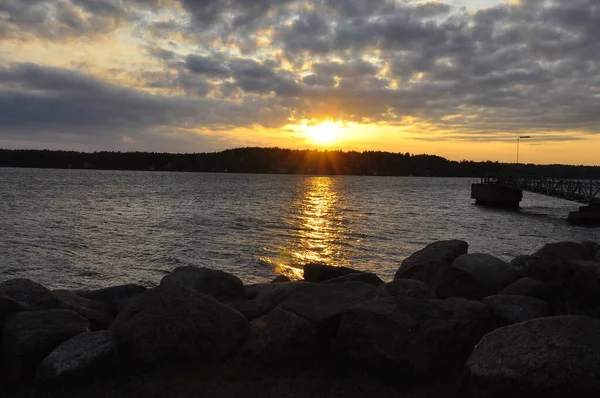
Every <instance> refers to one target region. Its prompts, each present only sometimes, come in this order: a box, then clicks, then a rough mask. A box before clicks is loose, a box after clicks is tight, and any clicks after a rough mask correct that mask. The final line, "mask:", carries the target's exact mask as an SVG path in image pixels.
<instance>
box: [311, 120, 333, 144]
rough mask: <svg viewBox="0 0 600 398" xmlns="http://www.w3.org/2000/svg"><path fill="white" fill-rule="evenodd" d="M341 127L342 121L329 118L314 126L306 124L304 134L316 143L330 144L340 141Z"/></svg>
mask: <svg viewBox="0 0 600 398" xmlns="http://www.w3.org/2000/svg"><path fill="white" fill-rule="evenodd" d="M341 127H342V123H341V122H336V123H334V122H331V121H329V120H328V121H324V122H322V123H319V124H317V125H314V126H306V127H305V128H304V134H305V135H306V137H307V138H309V139H310V140H311V141H312V142H313V143H314V144H317V145H324V146H330V145H334V144H336V143H337V142H338V140H339V131H340V129H341Z"/></svg>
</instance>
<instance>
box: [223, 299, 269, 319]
mask: <svg viewBox="0 0 600 398" xmlns="http://www.w3.org/2000/svg"><path fill="white" fill-rule="evenodd" d="M229 305H230V307H232V308H233V309H235V310H236V311H238V312H240V313H241V314H242V315H244V316H245V317H246V319H247V320H249V321H252V320H254V319H256V318H260V317H261V316H263V315H266V314H268V313H269V312H271V311H272V310H273V309H274V308H275V307H276V306H277V304H275V303H272V302H270V301H262V300H243V301H238V302H235V303H231V304H229Z"/></svg>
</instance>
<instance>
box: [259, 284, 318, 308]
mask: <svg viewBox="0 0 600 398" xmlns="http://www.w3.org/2000/svg"><path fill="white" fill-rule="evenodd" d="M310 286H314V284H313V283H308V282H282V283H266V284H264V285H263V286H262V288H261V289H260V290H259V291H258V293H257V294H256V296H255V299H256V300H260V301H268V302H270V303H274V304H275V305H278V304H279V303H281V302H283V301H285V300H286V299H287V298H288V297H290V296H291V295H292V294H294V293H296V292H299V291H301V290H304V289H306V288H309V287H310Z"/></svg>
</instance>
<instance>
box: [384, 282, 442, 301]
mask: <svg viewBox="0 0 600 398" xmlns="http://www.w3.org/2000/svg"><path fill="white" fill-rule="evenodd" d="M377 295H378V296H393V297H405V298H426V299H434V298H436V296H435V292H434V291H433V289H432V288H431V286H429V285H428V284H426V283H424V282H421V281H420V280H417V279H396V280H394V281H392V282H388V283H384V284H381V285H379V287H378V288H377Z"/></svg>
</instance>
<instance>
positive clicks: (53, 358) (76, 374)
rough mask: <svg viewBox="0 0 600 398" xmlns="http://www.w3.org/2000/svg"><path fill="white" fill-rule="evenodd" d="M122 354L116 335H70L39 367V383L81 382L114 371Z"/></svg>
mask: <svg viewBox="0 0 600 398" xmlns="http://www.w3.org/2000/svg"><path fill="white" fill-rule="evenodd" d="M118 370H119V355H118V351H117V344H116V341H115V339H114V337H113V335H112V334H111V333H110V332H108V331H106V330H102V331H98V332H88V333H82V334H78V335H76V336H75V337H72V338H70V339H69V340H67V341H65V342H64V343H62V344H61V345H59V346H58V347H56V348H55V349H54V351H52V352H51V353H50V355H48V356H47V357H46V358H45V359H44V360H43V361H42V363H41V365H40V366H39V367H38V369H37V371H36V374H35V379H36V382H37V383H56V382H60V383H64V382H67V383H72V382H76V383H81V382H87V381H92V380H95V379H98V378H104V377H106V376H110V375H114V374H116V373H117V372H118Z"/></svg>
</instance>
